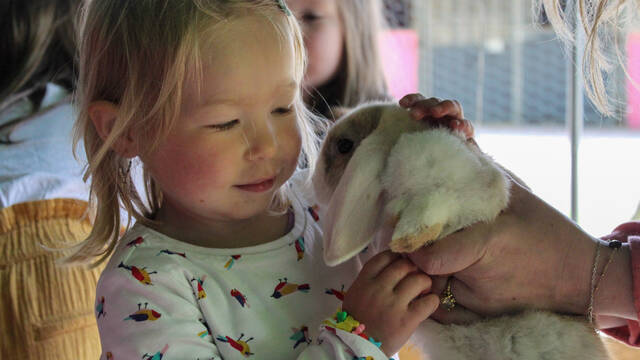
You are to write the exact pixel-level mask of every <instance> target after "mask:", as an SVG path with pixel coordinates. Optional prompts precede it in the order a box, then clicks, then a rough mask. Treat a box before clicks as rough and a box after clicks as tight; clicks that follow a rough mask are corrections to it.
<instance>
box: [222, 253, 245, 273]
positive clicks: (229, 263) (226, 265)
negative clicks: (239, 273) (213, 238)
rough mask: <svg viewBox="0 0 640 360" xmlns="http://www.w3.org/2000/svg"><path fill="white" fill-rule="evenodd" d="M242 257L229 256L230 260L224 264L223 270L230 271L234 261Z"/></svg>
mask: <svg viewBox="0 0 640 360" xmlns="http://www.w3.org/2000/svg"><path fill="white" fill-rule="evenodd" d="M241 256H242V255H231V258H230V259H229V260H228V261H227V263H226V264H224V268H225V269H227V270H231V267H232V266H233V264H234V263H235V262H236V260H238V259H240V257H241Z"/></svg>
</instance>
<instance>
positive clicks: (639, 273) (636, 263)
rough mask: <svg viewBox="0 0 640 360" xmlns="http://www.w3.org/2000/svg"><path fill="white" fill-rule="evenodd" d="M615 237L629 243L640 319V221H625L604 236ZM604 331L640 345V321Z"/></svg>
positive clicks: (637, 311)
mask: <svg viewBox="0 0 640 360" xmlns="http://www.w3.org/2000/svg"><path fill="white" fill-rule="evenodd" d="M613 238H615V239H618V240H621V241H626V242H628V243H629V248H630V251H631V273H632V279H633V280H632V281H633V303H634V305H635V309H636V314H637V315H638V319H640V222H637V221H633V222H628V223H624V224H622V225H620V226H618V227H617V228H616V229H615V230H614V231H613V233H612V234H611V235H608V236H605V237H604V239H613ZM602 332H604V333H605V334H607V335H609V336H611V337H613V338H615V339H618V340H620V341H622V342H625V343H627V344H628V345H631V346H637V347H640V321H637V320H627V325H626V326H619V327H615V328H610V329H603V330H602Z"/></svg>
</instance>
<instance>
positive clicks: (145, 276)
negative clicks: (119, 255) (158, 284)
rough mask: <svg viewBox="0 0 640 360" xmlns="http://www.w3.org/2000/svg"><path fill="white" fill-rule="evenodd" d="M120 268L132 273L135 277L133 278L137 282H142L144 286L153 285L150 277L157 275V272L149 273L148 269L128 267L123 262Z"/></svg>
mask: <svg viewBox="0 0 640 360" xmlns="http://www.w3.org/2000/svg"><path fill="white" fill-rule="evenodd" d="M118 267H119V268H124V269H127V270H129V271H131V275H133V277H134V278H136V280H138V281H140V283H142V284H144V285H153V284H152V283H151V277H150V276H149V275H151V274H156V273H157V271H152V272H147V270H146V269H147V268H146V267H143V268H138V267H136V266H134V265H131V266H127V265H125V264H123V263H122V262H120V265H118Z"/></svg>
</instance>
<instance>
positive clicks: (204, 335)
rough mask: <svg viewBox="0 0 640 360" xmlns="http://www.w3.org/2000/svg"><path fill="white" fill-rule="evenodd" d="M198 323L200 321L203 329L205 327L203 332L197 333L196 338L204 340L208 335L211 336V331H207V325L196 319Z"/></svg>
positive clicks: (203, 321) (202, 320)
mask: <svg viewBox="0 0 640 360" xmlns="http://www.w3.org/2000/svg"><path fill="white" fill-rule="evenodd" d="M198 321H200V322H201V323H202V325H204V327H205V330H203V331H200V332H199V333H198V336H199V337H201V338H205V337H207V336H208V335H209V334H211V330H209V324H207V322H206V321H205V320H204V319H198Z"/></svg>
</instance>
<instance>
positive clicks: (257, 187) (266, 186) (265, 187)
mask: <svg viewBox="0 0 640 360" xmlns="http://www.w3.org/2000/svg"><path fill="white" fill-rule="evenodd" d="M274 182H275V178H269V179H265V180H259V181H258V182H255V183H251V184H244V185H236V187H237V188H239V189H241V190H244V191H250V192H265V191H269V190H271V188H272V187H273V184H274Z"/></svg>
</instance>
